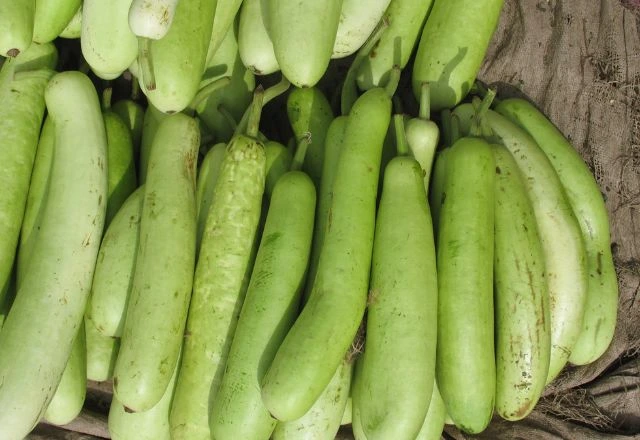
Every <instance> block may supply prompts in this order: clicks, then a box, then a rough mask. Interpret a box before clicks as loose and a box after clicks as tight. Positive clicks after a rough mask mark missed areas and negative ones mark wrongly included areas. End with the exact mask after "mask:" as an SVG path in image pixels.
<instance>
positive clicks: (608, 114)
mask: <svg viewBox="0 0 640 440" xmlns="http://www.w3.org/2000/svg"><path fill="white" fill-rule="evenodd" d="M639 12H640V2H639V1H638V0H626V1H625V2H624V6H623V5H621V4H620V3H619V1H618V0H573V1H562V0H546V1H543V0H540V1H538V0H505V5H504V10H503V13H502V17H501V20H500V24H499V27H498V30H497V31H496V34H495V36H494V38H493V41H492V44H491V47H490V49H489V52H488V54H487V57H486V62H485V63H484V66H483V68H482V70H481V72H480V74H479V79H481V80H482V81H484V82H485V83H487V84H489V85H493V86H497V87H498V96H503V97H505V96H525V97H527V98H528V99H530V100H531V101H532V102H534V103H535V104H536V105H537V106H538V107H539V108H540V109H541V110H543V111H544V112H545V114H547V115H548V116H549V118H550V119H551V120H552V121H553V122H554V123H555V124H556V125H557V126H558V128H559V129H560V130H561V131H562V132H563V133H564V134H565V135H566V136H567V137H568V138H569V139H571V141H572V142H573V145H574V146H575V147H576V149H577V150H578V151H579V152H580V153H581V154H582V156H583V158H584V159H585V161H586V162H587V163H588V165H589V167H590V168H591V169H592V171H593V172H594V174H595V176H596V180H597V182H598V184H599V185H600V188H601V190H602V192H603V194H604V196H605V200H606V204H607V208H608V211H609V214H610V222H611V234H612V237H611V239H612V249H613V256H614V260H615V263H616V268H617V273H618V277H619V286H620V301H619V312H618V313H619V314H618V325H617V328H616V333H615V338H614V341H613V342H612V344H611V346H610V347H609V350H608V351H607V352H606V353H605V354H604V355H603V356H602V357H601V358H600V359H599V360H598V361H596V362H595V363H593V364H591V365H588V366H583V367H573V368H572V367H568V368H566V369H565V371H564V372H563V373H562V374H561V375H560V377H558V378H557V379H556V380H555V381H554V382H553V383H552V384H550V386H549V387H548V389H547V390H546V392H545V396H544V398H543V399H542V400H541V401H540V403H539V404H538V406H537V408H536V410H535V411H534V412H533V413H532V414H531V415H530V416H529V417H527V418H526V419H525V420H523V421H521V422H517V423H513V422H505V421H501V420H499V419H495V420H494V421H493V422H492V424H491V426H490V427H489V429H487V430H486V431H485V432H484V433H482V434H481V435H478V436H467V435H463V434H461V433H460V432H459V431H457V430H456V429H455V428H452V427H447V429H446V431H445V434H444V435H445V438H452V439H470V438H474V439H476V438H477V439H510V440H514V439H527V440H534V439H540V440H547V439H548V440H551V439H576V440H582V439H584V440H589V439H626V440H629V439H640V360H639V353H640V38H639V32H638V30H639V29H640V15H636V14H638V13H639Z"/></svg>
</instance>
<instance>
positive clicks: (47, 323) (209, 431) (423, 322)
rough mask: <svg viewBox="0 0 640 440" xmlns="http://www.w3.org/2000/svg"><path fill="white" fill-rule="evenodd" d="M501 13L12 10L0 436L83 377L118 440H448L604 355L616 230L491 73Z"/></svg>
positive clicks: (613, 303)
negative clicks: (97, 392)
mask: <svg viewBox="0 0 640 440" xmlns="http://www.w3.org/2000/svg"><path fill="white" fill-rule="evenodd" d="M502 6H503V2H502V0H483V1H478V0H475V1H470V0H448V1H447V0H433V1H408V0H403V1H401V0H375V1H368V2H362V1H360V2H359V1H357V0H327V1H325V2H317V1H309V0H305V1H300V0H296V1H292V0H270V1H268V2H264V1H260V0H244V1H241V0H217V1H216V0H153V1H150V0H133V1H132V0H117V1H115V2H111V3H108V6H107V3H105V2H102V1H100V0H84V1H81V0H36V1H33V0H30V1H28V0H11V1H8V0H0V54H1V55H2V56H3V58H0V60H1V61H0V63H1V68H0V112H2V115H1V117H0V133H1V134H2V136H0V188H2V191H1V192H0V439H1V440H13V439H22V438H24V437H25V436H27V435H28V434H29V432H31V431H32V430H33V429H34V427H35V426H36V425H37V424H38V423H39V422H40V421H42V420H45V421H47V422H48V423H51V424H56V425H64V424H67V423H69V422H71V421H72V420H73V419H75V418H76V417H77V416H78V414H79V413H80V411H81V410H82V407H83V404H84V400H85V394H86V384H87V380H94V381H108V380H110V381H112V384H113V401H112V404H111V409H110V411H109V431H110V434H111V436H112V438H114V439H144V438H149V439H169V438H171V439H189V440H191V439H216V440H223V439H251V440H253V439H255V440H260V439H265V440H266V439H270V438H273V439H299V438H304V439H324V438H326V439H332V438H334V437H335V435H336V433H337V432H338V430H339V428H340V426H341V425H346V424H349V425H351V427H352V430H353V434H354V436H355V438H356V440H361V439H435V438H440V435H441V433H442V430H443V426H444V424H445V423H452V424H455V425H456V426H457V427H458V428H459V429H461V430H462V431H464V432H467V433H479V432H482V431H483V430H485V429H486V427H487V426H488V424H489V423H490V421H491V419H492V417H496V416H497V417H501V418H503V419H506V420H512V421H515V420H521V419H523V418H524V417H526V416H527V415H528V414H529V413H530V412H531V411H532V410H533V408H534V407H535V405H536V403H537V401H538V399H539V398H540V396H541V395H542V393H543V391H544V389H545V387H546V386H547V385H548V384H549V383H550V382H552V381H553V380H554V379H555V378H556V377H557V376H558V374H559V373H560V372H561V370H562V369H563V368H564V367H565V366H566V365H568V364H573V365H585V364H588V363H591V362H593V361H595V360H596V359H598V358H599V357H600V356H601V355H602V354H603V353H604V352H605V350H606V349H607V347H608V346H609V344H610V342H611V340H612V338H613V332H614V328H615V323H616V317H617V316H616V313H617V302H618V285H617V279H616V273H615V270H614V266H613V259H612V255H611V249H610V233H609V219H608V214H607V211H606V208H605V205H604V200H603V198H602V195H601V193H600V190H599V188H598V185H597V183H596V181H595V179H594V178H593V175H592V174H591V172H590V170H589V168H588V167H587V166H586V164H585V163H584V161H583V160H582V158H581V157H580V155H579V154H578V153H577V152H576V150H575V149H574V148H573V146H572V145H571V143H570V142H569V141H568V140H567V139H566V138H565V136H564V135H563V134H562V133H561V132H560V131H559V130H558V129H557V128H556V127H555V126H554V125H553V123H552V122H551V121H550V120H549V119H548V118H547V117H546V116H545V115H544V114H543V113H541V112H540V111H539V110H538V109H537V108H536V107H535V106H534V105H532V104H531V103H529V102H528V101H526V100H524V99H519V98H509V99H500V98H499V97H496V96H495V95H496V94H495V91H494V90H492V89H488V88H486V87H485V86H484V85H483V84H481V83H480V82H477V81H476V76H477V74H478V71H479V69H480V66H481V64H482V62H483V60H484V58H485V54H486V50H487V47H488V45H489V42H490V40H491V37H492V35H493V32H494V30H495V28H496V25H497V22H498V19H499V17H500V13H501V9H502ZM69 59H71V60H72V61H71V62H69ZM63 61H64V62H63ZM69 66H71V67H69ZM123 84H124V85H126V87H125V88H126V92H125V93H124V94H123ZM125 95H126V96H125ZM407 109H410V110H407Z"/></svg>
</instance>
